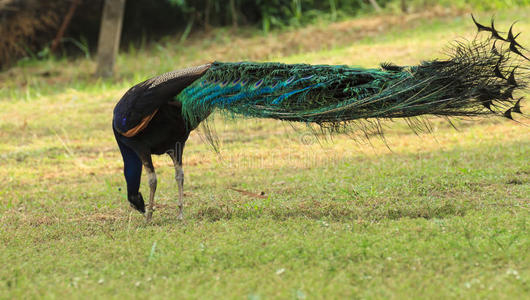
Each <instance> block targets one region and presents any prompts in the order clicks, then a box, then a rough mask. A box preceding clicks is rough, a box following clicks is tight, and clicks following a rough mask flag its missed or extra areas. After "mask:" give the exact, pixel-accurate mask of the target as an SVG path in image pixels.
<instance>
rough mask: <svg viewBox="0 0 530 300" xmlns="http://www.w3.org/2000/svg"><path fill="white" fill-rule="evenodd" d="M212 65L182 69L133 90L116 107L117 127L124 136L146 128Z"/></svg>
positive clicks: (115, 120)
mask: <svg viewBox="0 0 530 300" xmlns="http://www.w3.org/2000/svg"><path fill="white" fill-rule="evenodd" d="M210 66H211V64H205V65H201V66H196V67H190V68H186V69H180V70H176V71H172V72H168V73H165V74H162V75H160V76H157V77H153V78H151V79H148V80H146V81H144V82H141V83H139V84H137V85H135V86H133V87H132V88H130V89H129V90H128V91H127V92H126V93H125V95H123V97H122V98H121V99H120V101H119V102H118V103H117V104H116V107H115V108H114V118H113V126H114V128H115V129H116V130H117V131H118V132H119V133H121V134H122V135H124V136H128V137H130V136H134V135H136V134H137V133H138V132H140V131H141V130H142V129H143V128H145V127H146V126H147V125H148V124H149V121H150V120H151V118H152V117H153V116H154V115H155V114H156V112H157V111H158V109H159V108H160V107H161V106H162V105H164V104H166V103H168V102H169V101H171V100H173V98H174V97H175V96H176V95H177V94H179V93H180V92H181V91H182V90H183V89H185V88H186V87H187V86H188V85H190V84H191V83H193V82H194V81H195V80H197V79H198V78H200V77H201V76H202V75H203V74H204V73H205V72H206V71H207V70H208V69H209V68H210Z"/></svg>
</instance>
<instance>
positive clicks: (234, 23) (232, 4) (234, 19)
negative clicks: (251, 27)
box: [230, 0, 237, 29]
mask: <svg viewBox="0 0 530 300" xmlns="http://www.w3.org/2000/svg"><path fill="white" fill-rule="evenodd" d="M230 11H231V14H232V27H233V28H234V29H237V9H236V0H230Z"/></svg>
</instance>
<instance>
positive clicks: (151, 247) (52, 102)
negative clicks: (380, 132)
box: [0, 8, 530, 299]
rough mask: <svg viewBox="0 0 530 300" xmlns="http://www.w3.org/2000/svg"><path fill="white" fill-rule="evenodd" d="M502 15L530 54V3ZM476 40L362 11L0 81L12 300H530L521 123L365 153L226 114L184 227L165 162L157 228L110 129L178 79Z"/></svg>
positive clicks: (449, 20)
mask: <svg viewBox="0 0 530 300" xmlns="http://www.w3.org/2000/svg"><path fill="white" fill-rule="evenodd" d="M492 14H493V13H480V14H478V16H479V18H480V20H482V21H483V22H484V23H487V22H488V21H489V17H490V16H491V15H492ZM496 17H497V22H498V24H497V28H499V29H501V30H507V28H508V26H509V25H510V24H511V21H514V20H520V22H519V23H517V24H516V25H515V28H516V29H517V31H522V32H523V33H522V34H521V36H520V38H519V42H520V43H521V44H523V45H526V46H530V38H529V35H530V23H528V22H525V20H529V19H530V8H525V9H518V10H510V11H500V12H496ZM474 35H475V27H474V25H473V24H472V22H471V19H470V18H469V17H468V16H467V15H452V14H446V13H444V12H443V11H442V12H438V13H437V12H427V13H424V14H419V15H412V16H409V17H407V18H401V17H395V16H394V17H389V18H388V20H386V23H384V22H383V18H382V17H363V18H358V19H354V20H347V21H343V22H339V23H331V24H328V23H318V24H315V25H311V26H308V27H306V28H299V29H296V28H294V29H285V30H282V31H278V32H273V33H272V34H271V35H269V36H264V35H262V34H260V33H257V32H253V31H251V30H246V29H245V30H243V31H240V32H230V31H229V30H224V29H221V30H215V31H213V32H211V33H209V34H204V36H196V37H192V38H191V39H190V40H188V41H186V42H184V43H179V42H178V41H179V37H175V38H168V39H166V40H164V41H161V42H159V43H156V44H153V45H151V46H149V47H141V48H135V47H134V46H130V47H129V50H128V51H125V52H124V53H122V54H121V55H120V57H119V60H118V63H117V67H118V72H117V74H116V76H115V77H114V78H112V79H108V80H100V79H94V78H92V77H91V75H90V74H91V72H93V70H94V68H95V65H94V63H93V62H92V61H91V60H89V59H85V58H79V59H76V60H74V61H72V60H67V59H64V58H50V59H47V60H44V61H33V60H28V61H23V62H21V63H20V64H19V66H17V67H15V68H12V69H11V70H9V71H6V72H3V73H0V87H1V90H0V111H1V116H2V118H1V120H0V178H1V179H2V180H0V227H1V230H0V241H1V243H0V264H1V265H2V268H0V298H2V299H19V298H37V297H44V298H65V297H68V298H70V297H73V298H120V299H121V298H125V297H134V298H148V297H149V298H151V297H152V298H168V297H173V298H203V299H204V298H205V299H212V298H216V297H222V298H238V299H240V298H249V299H268V298H284V299H285V298H289V299H306V298H307V299H311V298H326V299H330V298H396V299H409V298H417V299H421V298H434V299H437V298H459V299H460V298H480V299H483V298H491V299H514V298H519V299H522V298H529V297H530V256H529V255H528V253H530V234H529V231H530V230H529V228H530V224H529V223H530V218H529V217H530V212H529V209H530V165H529V164H528V161H529V158H530V155H529V153H530V133H529V129H528V125H530V124H529V123H528V119H525V118H524V117H518V119H519V120H520V121H521V122H523V123H525V124H526V125H524V124H520V123H517V122H513V121H509V120H505V119H501V118H489V119H482V120H470V119H466V120H454V123H455V124H456V127H457V129H455V128H453V127H452V126H451V125H450V124H449V123H448V122H447V121H445V120H442V119H437V118H431V119H429V120H430V124H431V128H430V129H431V130H430V132H427V133H419V134H415V133H414V132H412V131H411V130H410V129H409V128H408V127H407V125H406V124H405V122H402V121H395V122H386V123H384V130H385V136H384V137H385V138H384V139H381V138H379V137H377V136H373V137H370V138H369V139H366V138H364V136H362V135H355V136H353V138H352V137H351V136H346V135H335V136H332V137H329V136H319V137H317V136H314V135H313V134H312V133H311V131H310V130H308V129H307V128H305V127H304V126H295V127H296V128H292V127H291V126H290V125H289V124H287V123H282V122H278V121H271V120H245V119H240V120H228V119H224V118H223V117H221V116H217V117H215V119H214V121H213V122H214V124H215V125H216V131H217V135H218V136H219V139H220V143H221V148H220V153H219V154H217V153H215V152H214V151H213V150H212V148H211V147H210V146H209V145H208V144H207V143H205V142H204V141H203V138H202V136H201V134H199V133H197V132H195V133H193V134H192V136H191V137H190V140H189V142H188V144H187V147H186V150H185V153H184V172H185V176H186V182H185V221H184V222H181V221H179V220H177V208H176V202H177V200H176V199H177V188H176V183H175V181H174V179H173V169H172V163H171V160H170V159H169V157H155V159H154V161H155V167H156V168H157V173H158V189H157V209H156V211H155V214H154V218H153V222H152V223H149V224H148V223H146V222H145V220H144V219H143V217H142V216H141V215H140V214H138V213H137V212H133V211H131V209H130V208H129V206H128V203H127V200H126V193H125V182H124V179H123V176H122V167H123V164H122V161H121V156H120V154H119V151H118V149H117V146H116V144H115V141H114V137H113V134H112V130H111V127H110V123H111V118H112V108H113V106H114V104H115V103H116V101H117V100H118V99H119V98H120V97H121V95H123V93H124V92H125V91H126V90H127V88H128V87H130V86H132V85H134V84H135V83H137V82H139V81H142V80H144V79H146V78H148V77H150V76H154V75H156V74H159V73H161V72H164V71H168V70H172V69H177V68H180V67H184V66H190V65H195V64H199V63H204V62H207V61H210V60H214V59H216V60H221V61H236V60H244V59H252V60H261V61H281V62H286V63H301V62H303V63H314V64H319V63H327V64H348V65H359V66H363V67H375V66H377V64H378V63H379V62H381V61H392V62H394V63H397V64H402V65H407V64H415V63H418V62H419V61H420V60H425V59H429V58H436V57H443V56H444V54H443V53H442V50H443V49H444V47H445V46H446V45H447V43H448V42H450V41H453V40H455V39H456V38H459V37H460V38H462V37H463V38H468V39H469V38H473V37H474ZM308 38H310V41H308ZM528 107H529V105H528V104H527V103H525V102H523V111H525V112H526V113H528ZM141 190H142V191H143V193H144V195H146V194H147V192H146V191H147V190H148V186H147V180H145V178H144V182H143V183H142V187H141ZM525 253H526V254H525Z"/></svg>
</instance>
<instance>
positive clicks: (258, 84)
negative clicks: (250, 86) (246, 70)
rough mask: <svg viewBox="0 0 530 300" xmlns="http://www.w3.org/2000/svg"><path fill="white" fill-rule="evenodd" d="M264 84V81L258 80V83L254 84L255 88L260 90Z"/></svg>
mask: <svg viewBox="0 0 530 300" xmlns="http://www.w3.org/2000/svg"><path fill="white" fill-rule="evenodd" d="M262 83H263V79H260V80H258V82H256V83H254V88H258V87H259V86H260V85H261V84H262Z"/></svg>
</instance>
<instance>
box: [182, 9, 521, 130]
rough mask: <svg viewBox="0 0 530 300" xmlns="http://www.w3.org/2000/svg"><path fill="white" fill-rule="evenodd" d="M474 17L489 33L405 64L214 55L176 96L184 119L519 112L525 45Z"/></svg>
mask: <svg viewBox="0 0 530 300" xmlns="http://www.w3.org/2000/svg"><path fill="white" fill-rule="evenodd" d="M473 21H474V22H475V24H476V25H477V27H478V29H479V32H481V31H484V32H489V33H490V37H488V38H484V39H479V37H477V38H476V39H475V40H473V41H470V42H461V41H460V42H455V43H453V44H452V45H451V48H450V50H449V52H448V53H449V54H450V55H449V58H448V59H446V60H432V61H426V62H422V63H421V64H420V65H417V66H409V67H400V66H395V65H393V64H388V63H386V64H383V65H382V68H381V69H364V68H352V67H348V66H328V65H306V64H293V65H288V64H280V63H252V62H242V63H221V62H215V63H213V64H212V66H211V67H210V69H209V70H208V71H207V72H206V73H205V74H204V75H203V76H202V77H201V78H200V79H198V80H197V81H195V82H194V83H193V84H192V85H190V86H189V87H187V88H186V89H185V90H183V91H182V92H181V93H180V94H179V95H178V96H177V98H176V100H177V101H180V102H181V103H182V113H183V116H184V118H185V119H186V120H187V121H188V122H190V124H193V123H194V122H200V121H201V120H203V119H204V118H205V117H206V116H208V115H209V114H210V113H211V112H212V111H213V110H215V109H220V110H223V111H226V112H229V113H232V114H234V115H243V116H248V117H258V118H273V119H280V120H287V121H295V122H307V123H317V124H320V125H322V126H329V127H335V126H337V125H341V124H342V125H343V124H345V123H348V122H353V121H356V120H365V119H371V118H375V119H386V118H410V117H415V116H421V115H426V114H430V115H437V116H476V115H484V114H497V115H500V116H503V115H504V116H505V117H507V118H511V117H512V116H511V113H512V112H520V100H515V99H514V98H513V93H514V92H518V91H521V90H523V89H525V88H526V87H527V84H528V80H529V74H528V70H529V68H528V66H527V65H526V66H525V64H528V61H527V60H525V59H526V57H525V56H524V54H523V53H522V52H521V51H523V50H524V48H523V47H522V46H521V45H519V44H518V43H517V42H515V38H517V36H514V35H513V33H512V28H510V30H509V34H508V38H507V39H505V38H502V37H501V36H500V35H499V34H498V31H497V30H496V29H495V28H494V24H493V22H492V26H491V27H487V26H484V25H481V24H479V23H477V22H476V20H475V19H474V18H473ZM512 27H513V25H512ZM498 42H500V43H504V46H505V47H503V45H501V46H499V44H498ZM496 43H497V45H496ZM193 125H194V124H193Z"/></svg>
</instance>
